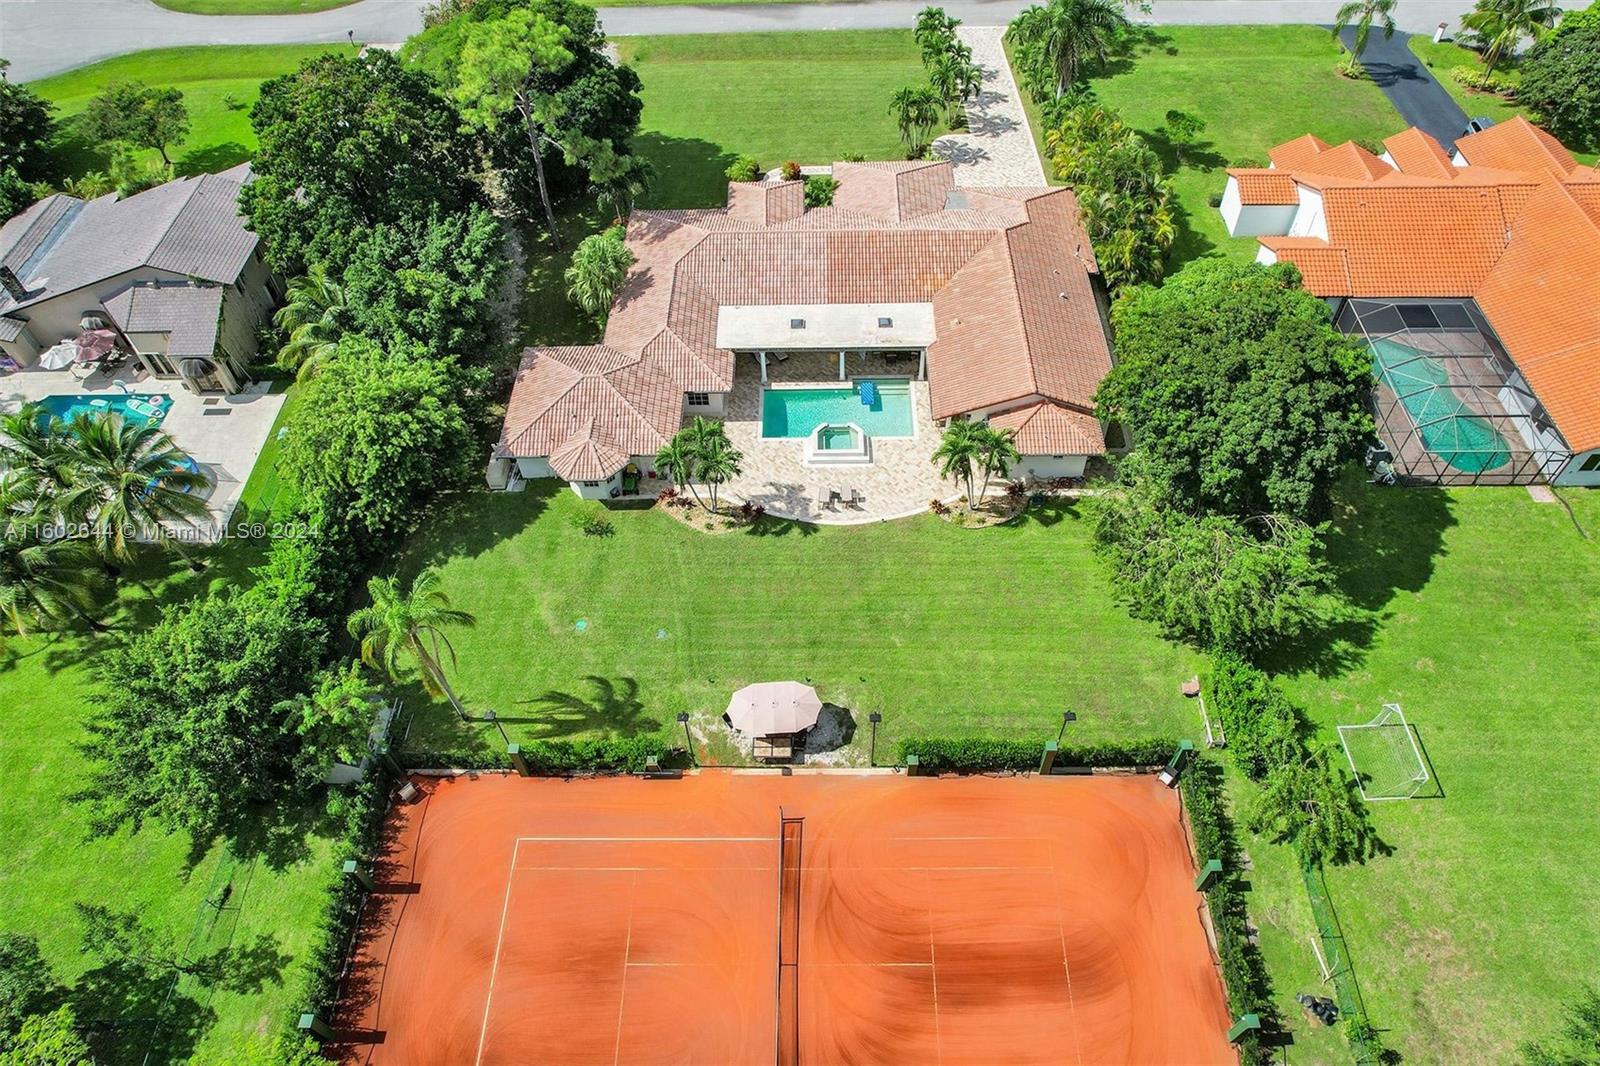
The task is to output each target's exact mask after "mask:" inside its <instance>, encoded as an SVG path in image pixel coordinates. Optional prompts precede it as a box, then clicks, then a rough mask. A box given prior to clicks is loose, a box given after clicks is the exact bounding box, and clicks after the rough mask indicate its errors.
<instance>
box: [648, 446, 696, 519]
mask: <svg viewBox="0 0 1600 1066" xmlns="http://www.w3.org/2000/svg"><path fill="white" fill-rule="evenodd" d="M688 432H689V431H688V430H682V429H680V430H679V431H678V432H677V433H675V434H673V436H672V439H671V440H669V441H667V443H666V444H664V445H662V446H661V450H660V451H658V452H656V469H657V470H660V471H661V472H662V473H664V474H666V475H667V476H668V477H669V478H671V479H672V483H673V484H674V485H676V486H677V487H678V488H679V489H680V490H682V489H684V488H688V490H689V492H690V493H691V494H693V496H694V499H695V502H696V503H699V502H700V493H699V492H698V491H697V490H696V489H695V487H694V479H695V477H696V462H697V458H696V455H695V447H694V442H693V441H692V440H690V439H689V435H688Z"/></svg>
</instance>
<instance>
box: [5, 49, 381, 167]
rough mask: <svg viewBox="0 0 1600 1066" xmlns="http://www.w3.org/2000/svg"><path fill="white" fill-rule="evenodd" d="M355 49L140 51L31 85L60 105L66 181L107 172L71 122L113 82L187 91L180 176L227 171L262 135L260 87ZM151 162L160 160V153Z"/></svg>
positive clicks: (176, 152) (98, 152) (175, 157)
mask: <svg viewBox="0 0 1600 1066" xmlns="http://www.w3.org/2000/svg"><path fill="white" fill-rule="evenodd" d="M340 49H343V50H345V51H349V49H350V46H349V45H326V44H323V45H316V44H286V45H196V46H193V47H185V48H157V49H152V50H150V51H145V52H133V53H130V54H128V55H125V56H118V57H117V58H115V59H107V60H105V61H104V62H100V63H92V64H90V65H89V66H86V67H79V68H78V69H77V70H70V71H68V72H66V73H65V74H57V75H55V76H53V77H49V78H44V79H41V80H39V81H35V82H29V83H28V87H29V88H30V89H32V90H34V91H35V92H37V93H39V94H40V95H41V96H43V97H44V98H45V99H47V100H49V101H51V102H52V103H54V104H55V105H56V109H57V110H56V118H57V119H58V120H61V126H62V132H61V134H60V136H59V138H58V141H57V149H58V152H59V155H60V169H61V172H62V176H63V177H70V176H76V175H80V174H84V173H86V172H88V171H91V170H104V169H105V167H106V164H107V162H108V159H107V154H106V153H105V152H104V151H103V150H102V149H101V148H99V147H98V146H96V145H93V144H90V143H88V142H87V141H86V140H84V139H83V138H82V137H81V136H80V135H79V134H78V133H77V132H76V131H75V130H74V129H73V123H72V122H71V121H70V120H71V118H72V117H73V116H74V115H76V114H78V113H79V112H81V111H82V110H83V109H84V108H85V107H87V106H88V103H89V100H90V98H92V97H93V96H94V95H95V94H97V93H99V92H100V91H101V90H103V89H104V88H105V87H106V86H107V85H109V84H110V83H111V82H114V81H118V80H123V79H130V80H135V81H142V82H144V83H146V84H148V85H160V86H169V85H170V86H173V87H175V88H177V89H180V90H182V92H183V100H184V104H185V105H187V107H188V108H189V137H188V139H187V140H185V141H184V142H183V143H182V144H179V145H176V146H174V147H172V148H169V149H168V154H169V155H170V156H171V157H172V161H173V164H174V166H175V167H176V169H177V171H178V173H179V174H200V173H205V172H208V171H217V170H225V169H227V168H228V167H231V166H234V165H235V164H238V163H242V162H244V161H245V160H246V159H249V158H250V155H251V153H253V152H254V151H255V146H256V139H255V132H254V131H253V130H252V129H251V128H250V107H251V105H252V104H254V103H255V102H256V97H257V96H259V95H260V92H261V83H262V82H263V81H265V80H266V79H268V78H275V77H277V76H278V75H280V74H287V73H288V72H289V71H291V70H293V69H295V67H297V66H299V65H300V61H301V60H302V59H305V58H307V57H309V56H314V55H318V54H320V53H322V52H327V51H337V50H340ZM146 154H147V155H148V156H149V158H151V159H156V158H159V157H158V156H157V155H156V153H155V152H154V151H151V152H148V153H146Z"/></svg>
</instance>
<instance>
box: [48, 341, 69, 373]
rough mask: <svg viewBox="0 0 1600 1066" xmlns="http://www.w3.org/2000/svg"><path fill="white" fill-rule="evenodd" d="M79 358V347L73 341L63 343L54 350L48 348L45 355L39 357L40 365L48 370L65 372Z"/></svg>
mask: <svg viewBox="0 0 1600 1066" xmlns="http://www.w3.org/2000/svg"><path fill="white" fill-rule="evenodd" d="M77 358H78V346H77V345H75V344H73V343H72V342H71V341H62V342H61V343H60V344H57V345H56V346H55V347H53V348H46V349H45V351H44V354H43V355H41V356H39V365H40V366H42V367H44V368H45V369H46V370H65V369H66V368H67V367H69V366H71V365H72V362H73V360H74V359H77Z"/></svg>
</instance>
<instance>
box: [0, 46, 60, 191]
mask: <svg viewBox="0 0 1600 1066" xmlns="http://www.w3.org/2000/svg"><path fill="white" fill-rule="evenodd" d="M10 65H11V64H10V62H8V61H7V60H5V59H0V173H4V172H5V171H7V170H10V171H13V172H15V173H16V175H17V177H18V178H19V179H21V180H22V181H24V182H29V181H40V180H43V179H44V178H46V177H48V176H49V173H50V162H51V161H50V141H51V139H52V138H53V137H54V136H55V132H56V126H55V118H54V117H53V116H54V111H55V105H54V104H52V103H50V101H48V100H46V99H45V98H44V97H42V96H40V95H39V94H38V93H36V92H34V91H33V90H32V89H29V88H28V87H27V86H26V85H19V84H17V83H16V82H13V81H7V80H6V78H5V70H6V68H7V67H9V66H10Z"/></svg>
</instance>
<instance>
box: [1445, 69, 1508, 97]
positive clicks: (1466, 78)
mask: <svg viewBox="0 0 1600 1066" xmlns="http://www.w3.org/2000/svg"><path fill="white" fill-rule="evenodd" d="M1450 77H1451V78H1452V79H1453V80H1454V81H1456V82H1459V83H1460V84H1462V85H1465V86H1466V87H1467V88H1468V89H1472V90H1473V91H1475V92H1480V93H1493V94H1495V95H1496V96H1503V97H1506V98H1507V99H1515V98H1516V96H1517V82H1516V80H1515V79H1513V78H1510V77H1507V76H1506V75H1504V74H1489V73H1485V72H1484V71H1482V70H1479V69H1478V68H1477V67H1465V66H1463V67H1452V68H1451V70H1450Z"/></svg>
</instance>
